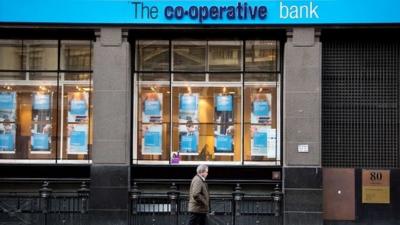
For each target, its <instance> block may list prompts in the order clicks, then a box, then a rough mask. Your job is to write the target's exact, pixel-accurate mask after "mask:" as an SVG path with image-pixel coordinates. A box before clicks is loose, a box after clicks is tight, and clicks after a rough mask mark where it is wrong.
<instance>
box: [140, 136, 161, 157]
mask: <svg viewBox="0 0 400 225" xmlns="http://www.w3.org/2000/svg"><path fill="white" fill-rule="evenodd" d="M144 153H145V154H161V133H160V132H157V131H147V132H145V133H144Z"/></svg>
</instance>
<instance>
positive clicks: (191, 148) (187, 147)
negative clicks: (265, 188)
mask: <svg viewBox="0 0 400 225" xmlns="http://www.w3.org/2000/svg"><path fill="white" fill-rule="evenodd" d="M180 152H182V153H197V134H193V135H186V134H183V135H181V142H180Z"/></svg>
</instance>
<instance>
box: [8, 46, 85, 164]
mask: <svg viewBox="0 0 400 225" xmlns="http://www.w3.org/2000/svg"><path fill="white" fill-rule="evenodd" d="M91 45H92V44H91V41H86V40H84V41H78V40H4V39H3V40H0V163H3V162H5V163H10V162H17V163H19V162H23V163H24V162H27V163H29V162H33V163H37V162H43V163H63V162H64V163H73V162H78V163H88V162H90V154H91V146H92V137H91V133H92V124H93V123H92V114H91V112H92V110H91V108H92V105H91V104H92V103H91V93H92V84H91V83H92V69H91V58H92V47H91Z"/></svg>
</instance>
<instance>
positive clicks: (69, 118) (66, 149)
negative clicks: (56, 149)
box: [59, 85, 93, 160]
mask: <svg viewBox="0 0 400 225" xmlns="http://www.w3.org/2000/svg"><path fill="white" fill-rule="evenodd" d="M62 107H63V127H62V132H63V146H62V151H61V152H60V156H59V159H62V160H64V159H69V160H71V159H74V160H87V159H89V156H88V155H90V154H91V150H92V146H93V136H92V134H93V126H92V125H93V105H92V89H91V87H90V85H64V93H63V105H62Z"/></svg>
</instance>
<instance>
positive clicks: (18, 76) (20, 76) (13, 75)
mask: <svg viewBox="0 0 400 225" xmlns="http://www.w3.org/2000/svg"><path fill="white" fill-rule="evenodd" d="M25 79H26V73H22V72H0V80H25Z"/></svg>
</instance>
